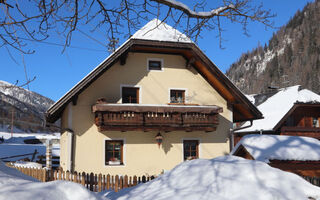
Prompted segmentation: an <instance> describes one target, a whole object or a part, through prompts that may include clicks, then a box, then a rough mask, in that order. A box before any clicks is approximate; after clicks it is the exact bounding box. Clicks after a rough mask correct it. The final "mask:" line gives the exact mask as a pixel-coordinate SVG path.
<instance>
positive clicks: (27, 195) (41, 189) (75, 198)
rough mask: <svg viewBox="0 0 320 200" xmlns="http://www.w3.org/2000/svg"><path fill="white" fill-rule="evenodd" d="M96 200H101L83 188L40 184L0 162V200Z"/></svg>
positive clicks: (69, 185) (66, 183)
mask: <svg viewBox="0 0 320 200" xmlns="http://www.w3.org/2000/svg"><path fill="white" fill-rule="evenodd" d="M7 199H10V200H20V199H32V200H40V199H46V200H57V199H59V200H96V199H102V198H100V197H98V196H97V195H95V194H94V193H92V192H90V191H89V190H87V189H86V188H84V187H83V186H81V185H79V184H76V183H72V182H66V181H52V182H47V183H40V182H38V181H37V180H35V179H34V178H32V177H30V176H26V175H24V174H22V173H21V172H19V171H17V170H15V169H12V168H9V167H7V166H5V165H4V163H2V162H1V161H0V200H7Z"/></svg>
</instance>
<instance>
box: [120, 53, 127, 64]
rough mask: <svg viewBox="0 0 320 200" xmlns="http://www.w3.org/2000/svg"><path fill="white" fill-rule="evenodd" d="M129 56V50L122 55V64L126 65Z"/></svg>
mask: <svg viewBox="0 0 320 200" xmlns="http://www.w3.org/2000/svg"><path fill="white" fill-rule="evenodd" d="M127 58H128V51H126V52H124V53H123V54H122V55H121V56H120V65H125V64H126V61H127Z"/></svg>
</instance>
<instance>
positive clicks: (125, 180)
mask: <svg viewBox="0 0 320 200" xmlns="http://www.w3.org/2000/svg"><path fill="white" fill-rule="evenodd" d="M123 182H124V184H123V188H127V187H128V176H127V175H125V176H124V180H123Z"/></svg>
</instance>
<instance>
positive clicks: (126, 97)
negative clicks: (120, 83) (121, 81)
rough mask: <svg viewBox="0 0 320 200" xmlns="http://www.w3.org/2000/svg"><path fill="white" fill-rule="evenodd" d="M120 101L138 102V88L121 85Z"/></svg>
mask: <svg viewBox="0 0 320 200" xmlns="http://www.w3.org/2000/svg"><path fill="white" fill-rule="evenodd" d="M122 103H139V88H136V87H122Z"/></svg>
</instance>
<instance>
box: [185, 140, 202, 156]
mask: <svg viewBox="0 0 320 200" xmlns="http://www.w3.org/2000/svg"><path fill="white" fill-rule="evenodd" d="M197 158H199V141H198V140H183V160H192V159H197Z"/></svg>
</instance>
